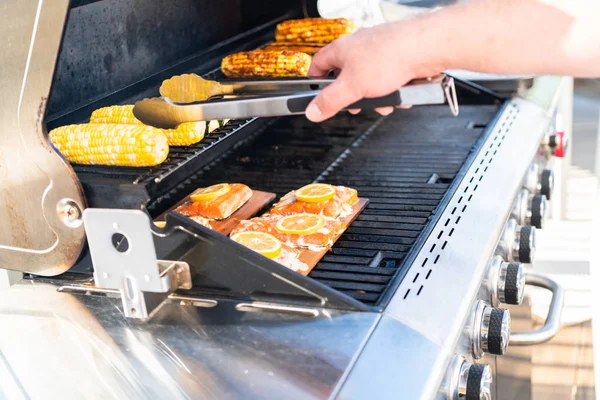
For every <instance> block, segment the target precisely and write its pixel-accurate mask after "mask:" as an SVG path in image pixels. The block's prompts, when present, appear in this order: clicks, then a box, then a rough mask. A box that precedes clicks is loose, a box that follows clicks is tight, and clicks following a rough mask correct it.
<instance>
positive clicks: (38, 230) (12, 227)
mask: <svg viewBox="0 0 600 400" xmlns="http://www.w3.org/2000/svg"><path fill="white" fill-rule="evenodd" d="M68 5H69V1H68V0H53V1H51V2H49V1H46V2H44V1H42V0H10V1H3V2H0V21H1V23H0V37H1V38H2V39H1V40H0V54H2V67H0V92H1V93H2V97H0V132H1V133H0V171H1V173H2V179H1V180H0V181H1V184H0V219H2V221H4V227H3V229H1V230H0V268H5V269H14V270H20V271H27V272H33V273H35V274H39V275H58V274H60V273H62V272H64V271H66V270H67V269H69V268H70V267H71V266H72V265H73V264H74V262H75V260H76V259H77V257H78V256H79V254H80V251H81V248H82V246H83V241H84V231H83V226H82V224H81V219H80V216H81V210H82V209H83V207H84V206H85V203H84V199H83V195H82V191H81V188H80V186H79V183H78V181H77V180H76V178H75V176H74V173H73V171H72V170H71V169H70V167H69V166H68V165H67V164H66V163H65V161H64V160H63V159H62V158H61V157H60V156H59V155H58V154H57V153H56V152H55V151H53V150H52V148H51V147H50V145H49V144H48V141H47V138H46V135H45V126H44V124H43V117H44V112H45V109H46V101H47V99H48V93H49V90H50V84H51V82H52V74H53V71H54V64H55V61H56V55H57V52H58V47H59V44H60V39H61V34H62V30H63V25H64V21H65V17H66V13H67V9H68Z"/></svg>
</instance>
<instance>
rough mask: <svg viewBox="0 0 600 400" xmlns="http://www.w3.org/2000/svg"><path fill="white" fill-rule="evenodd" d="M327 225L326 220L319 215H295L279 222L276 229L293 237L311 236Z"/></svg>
mask: <svg viewBox="0 0 600 400" xmlns="http://www.w3.org/2000/svg"><path fill="white" fill-rule="evenodd" d="M324 225H325V218H323V217H322V216H320V215H317V214H294V215H288V216H287V217H283V218H281V219H280V220H279V221H277V225H275V229H277V230H278V231H279V232H281V233H287V234H291V235H311V234H313V233H315V232H316V231H318V230H319V229H321V228H322V227H323V226H324Z"/></svg>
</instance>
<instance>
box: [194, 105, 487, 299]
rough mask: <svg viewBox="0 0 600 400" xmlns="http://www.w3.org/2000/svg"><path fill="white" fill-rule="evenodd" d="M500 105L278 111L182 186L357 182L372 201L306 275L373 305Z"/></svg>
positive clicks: (268, 187) (281, 187)
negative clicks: (325, 115)
mask: <svg viewBox="0 0 600 400" xmlns="http://www.w3.org/2000/svg"><path fill="white" fill-rule="evenodd" d="M497 110H498V108H497V107H496V106H464V107H461V113H460V116H459V117H453V116H452V115H451V114H450V111H449V110H448V108H447V106H432V107H422V108H419V107H415V108H413V109H410V110H402V111H396V112H395V113H394V114H393V115H391V116H388V117H385V118H382V117H379V116H377V115H374V114H369V115H362V116H359V117H354V116H350V115H342V116H338V117H336V118H335V119H334V120H333V121H329V122H327V123H324V124H319V125H317V124H312V123H311V122H309V121H307V120H306V119H305V118H304V117H303V116H299V117H288V118H280V119H274V120H272V121H271V122H272V123H271V124H269V125H268V126H266V127H265V128H264V129H263V130H262V132H260V133H258V134H256V135H255V136H254V137H253V138H251V139H250V140H248V141H247V142H246V143H244V144H243V145H241V146H239V147H237V148H236V149H233V150H231V151H229V152H228V153H226V154H225V155H223V156H222V157H221V158H219V159H218V160H216V161H214V162H213V163H211V164H210V165H209V166H207V167H206V168H205V169H204V170H203V171H200V172H198V173H197V174H196V175H194V176H192V177H190V179H188V181H186V183H185V186H186V187H189V191H191V190H193V188H195V187H198V186H208V185H212V184H215V183H219V182H242V183H245V184H247V185H249V186H250V187H252V188H253V189H256V190H264V191H271V192H275V193H277V195H278V196H282V195H284V194H285V193H287V192H288V191H290V190H293V189H295V188H298V187H300V186H303V185H305V184H308V183H311V182H314V181H320V182H327V183H331V184H335V185H345V186H350V187H353V188H355V189H357V190H358V192H359V195H360V196H362V197H367V198H369V199H370V203H369V205H368V206H367V208H366V209H365V210H364V211H363V212H362V214H361V215H360V216H359V217H358V218H357V219H356V221H355V222H354V223H353V224H352V225H351V226H350V227H349V228H348V229H347V230H346V232H345V233H344V234H343V235H342V237H341V238H340V239H339V240H338V241H337V242H336V244H335V246H334V247H333V248H332V250H331V251H330V252H329V253H328V254H327V255H326V256H325V257H324V258H323V259H322V260H321V262H320V263H319V264H317V266H316V267H315V269H314V270H313V271H312V272H311V273H310V275H309V276H310V277H311V278H313V279H316V280H318V281H320V282H321V283H324V284H326V285H328V286H330V287H332V288H334V289H337V290H339V291H341V292H343V293H346V294H348V295H350V296H352V297H354V298H355V299H358V300H360V301H362V302H364V303H366V304H369V305H375V304H378V303H379V302H380V301H381V297H382V294H384V293H385V290H386V289H387V288H388V287H390V286H391V285H390V284H391V282H392V280H393V279H394V278H395V277H396V276H398V275H399V272H400V273H401V271H402V270H403V268H402V266H403V262H404V261H405V259H406V257H407V255H408V254H409V252H411V251H413V250H418V247H419V246H415V243H416V241H417V240H418V239H419V236H420V235H421V234H422V233H424V234H425V233H426V232H427V229H426V228H427V226H428V224H429V223H430V222H431V221H432V217H433V216H434V214H435V211H436V209H437V208H438V207H439V206H440V204H441V203H442V201H443V198H444V196H445V195H446V193H447V192H448V189H449V188H451V187H452V182H453V180H454V179H455V177H456V176H457V174H459V173H460V171H461V168H462V167H463V165H464V163H465V161H466V160H467V157H468V156H469V155H470V154H471V153H472V151H473V150H474V149H475V148H476V144H477V142H478V139H479V138H480V137H481V135H482V133H483V130H484V128H483V127H484V126H485V125H487V124H488V123H489V122H490V121H491V120H492V119H493V118H494V116H495V114H496V112H497ZM423 239H424V238H423ZM399 278H401V276H399ZM398 281H399V279H398Z"/></svg>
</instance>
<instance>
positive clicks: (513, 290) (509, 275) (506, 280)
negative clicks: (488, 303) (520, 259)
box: [497, 262, 525, 305]
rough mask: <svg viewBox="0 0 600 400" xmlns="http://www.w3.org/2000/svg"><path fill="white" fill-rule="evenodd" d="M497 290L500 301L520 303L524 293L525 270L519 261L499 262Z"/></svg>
mask: <svg viewBox="0 0 600 400" xmlns="http://www.w3.org/2000/svg"><path fill="white" fill-rule="evenodd" d="M497 292H498V293H497V296H498V300H499V301H500V302H501V303H505V304H513V305H519V304H521V302H522V301H523V295H524V294H525V270H524V268H523V266H522V265H521V264H520V263H506V262H503V263H502V264H500V271H499V273H498V286H497Z"/></svg>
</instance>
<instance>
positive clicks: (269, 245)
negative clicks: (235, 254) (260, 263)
mask: <svg viewBox="0 0 600 400" xmlns="http://www.w3.org/2000/svg"><path fill="white" fill-rule="evenodd" d="M231 240H233V241H234V242H238V243H239V244H241V245H242V246H246V247H248V248H249V249H251V250H254V251H256V252H257V253H260V254H262V255H263V256H265V257H268V258H275V257H277V256H279V255H280V254H281V242H280V241H279V240H277V238H276V237H275V236H273V235H270V234H268V233H265V232H253V231H249V232H240V233H236V234H235V235H233V236H232V237H231Z"/></svg>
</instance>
